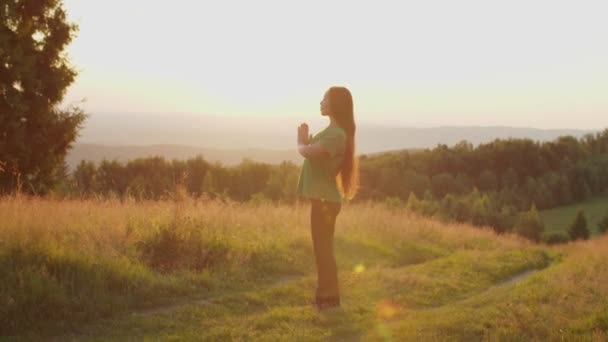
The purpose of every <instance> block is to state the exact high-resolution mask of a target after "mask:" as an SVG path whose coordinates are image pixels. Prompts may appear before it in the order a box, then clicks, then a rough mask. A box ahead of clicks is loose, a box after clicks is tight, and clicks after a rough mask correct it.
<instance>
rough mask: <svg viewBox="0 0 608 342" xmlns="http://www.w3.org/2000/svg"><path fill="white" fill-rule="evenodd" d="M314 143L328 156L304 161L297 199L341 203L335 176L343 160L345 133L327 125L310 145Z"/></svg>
mask: <svg viewBox="0 0 608 342" xmlns="http://www.w3.org/2000/svg"><path fill="white" fill-rule="evenodd" d="M316 142H318V143H319V144H321V145H322V146H323V147H324V148H325V149H326V150H327V151H328V152H329V154H330V156H329V158H305V159H304V163H303V164H302V170H301V172H300V177H299V179H298V188H297V191H296V193H297V195H298V196H299V197H304V198H314V199H319V200H323V201H330V202H337V203H342V195H341V193H340V191H339V190H338V185H337V183H336V175H337V174H338V172H339V169H340V164H341V163H342V160H343V159H344V150H345V147H346V132H345V131H344V129H343V128H342V127H339V126H336V125H329V126H327V127H326V128H325V129H324V130H322V131H321V132H319V133H317V134H316V135H315V136H314V137H313V138H312V140H311V142H310V143H311V144H314V143H316Z"/></svg>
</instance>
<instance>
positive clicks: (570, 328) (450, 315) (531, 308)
mask: <svg viewBox="0 0 608 342" xmlns="http://www.w3.org/2000/svg"><path fill="white" fill-rule="evenodd" d="M309 219H310V207H309V204H308V203H306V202H299V203H296V204H295V205H284V204H282V205H273V204H270V203H235V202H228V203H225V202H222V201H219V200H209V199H201V200H194V199H191V198H187V197H184V196H181V197H177V198H176V199H175V200H173V201H159V202H156V201H143V202H136V201H130V200H126V201H124V202H121V201H118V200H87V201H76V200H56V199H53V200H50V199H41V198H30V197H24V196H21V197H9V198H3V199H0V272H2V275H3V276H4V277H5V278H6V279H7V280H6V281H5V282H4V283H3V289H2V290H3V291H2V292H0V318H3V319H8V318H9V317H10V324H9V325H7V326H8V328H7V326H5V327H4V328H3V329H6V330H5V332H7V333H11V334H17V335H19V334H22V333H24V332H26V331H28V332H31V331H34V333H33V334H34V335H30V337H33V338H40V337H43V336H47V334H49V332H50V331H51V332H52V331H55V333H56V332H57V329H59V331H61V328H58V327H61V326H63V327H70V326H74V325H79V324H82V323H87V322H91V321H95V320H97V319H98V318H100V317H113V316H116V315H120V314H121V313H125V312H129V311H133V310H141V309H146V308H150V307H157V306H159V305H160V306H162V305H170V304H171V303H172V302H174V301H175V300H176V298H177V299H179V298H182V299H183V298H190V297H191V296H193V295H194V296H199V297H200V296H201V293H203V294H206V295H205V296H207V295H208V296H213V295H218V294H222V293H225V292H226V291H228V290H230V289H233V290H239V291H240V290H245V289H250V288H255V286H262V284H269V282H268V281H269V280H270V281H271V282H270V284H272V281H273V279H274V280H275V281H276V280H278V281H279V282H280V283H282V281H283V280H282V279H283V278H284V277H285V276H287V275H289V276H291V277H294V276H295V277H301V278H302V282H297V283H296V284H295V285H281V286H280V287H277V288H276V291H278V292H276V291H275V290H273V289H274V288H270V289H269V290H264V291H262V292H259V293H250V292H248V293H247V295H246V297H245V299H244V298H242V297H240V296H241V295H238V294H235V295H234V297H229V298H234V300H232V299H230V300H228V302H227V303H228V304H227V305H228V306H227V307H226V308H223V309H222V308H207V309H202V308H201V309H197V310H199V311H196V310H195V311H196V312H197V314H198V315H202V317H208V316H209V315H215V316H214V317H216V316H217V317H216V318H215V319H214V321H213V322H214V323H213V324H214V325H213V327H212V326H211V325H206V324H203V325H200V324H199V325H200V326H198V325H196V324H195V323H194V322H191V323H192V324H195V325H193V326H190V325H188V324H190V323H188V322H189V321H188V319H186V320H185V321H184V322H182V323H181V324H182V325H179V326H176V327H175V329H177V327H181V328H180V329H183V331H188V332H189V333H193V334H195V335H194V336H198V335H196V334H201V333H202V332H201V331H199V329H203V328H204V329H207V330H208V331H209V334H211V335H209V336H215V335H213V334H218V335H217V336H258V335H256V334H258V333H261V332H258V331H250V330H242V331H241V330H238V329H237V330H234V329H236V328H231V327H233V326H234V323H235V322H238V321H241V320H247V321H251V322H257V321H256V320H257V318H256V317H258V316H259V315H258V314H259V312H257V311H256V310H261V309H262V308H267V307H268V306H270V307H272V308H273V309H272V310H271V311H272V312H275V314H276V315H279V313H280V315H279V316H281V317H283V316H285V320H286V323H285V324H286V325H283V328H285V329H287V330H285V331H280V332H277V334H278V335H276V336H280V337H281V338H289V336H291V337H295V336H296V335H290V332H289V331H301V330H299V329H310V331H311V333H310V335H305V336H307V338H308V337H310V338H312V337H315V336H316V337H319V336H328V335H327V334H328V333H329V332H327V331H326V330H323V329H326V328H327V327H326V325H327V324H329V323H328V322H325V321H323V320H321V321H319V320H318V319H316V318H314V315H313V316H311V315H312V314H311V313H310V312H309V311H307V310H308V309H305V308H307V307H308V306H304V307H302V308H300V307H299V306H297V307H293V305H303V304H302V303H300V302H306V298H308V296H309V295H310V293H312V291H311V289H310V288H308V287H310V286H312V284H313V283H312V280H313V279H314V272H315V270H314V261H313V256H312V247H311V241H310V240H311V239H310V227H309ZM336 254H337V259H338V264H339V270H340V272H341V273H340V274H341V277H342V278H343V279H342V281H343V283H344V284H350V285H351V286H355V285H356V286H357V287H356V288H353V289H352V290H351V292H348V291H347V292H346V294H347V296H350V297H351V298H353V299H354V298H356V300H357V301H360V302H361V303H366V304H368V306H369V310H368V309H365V310H363V309H361V307H359V306H355V307H350V308H349V307H347V308H346V316H345V317H344V318H342V319H340V320H338V322H337V323H336V324H338V325H339V326H338V327H334V328H336V331H335V332H333V333H329V334H330V335H331V334H334V335H335V336H338V337H339V336H351V335H352V334H355V335H357V336H359V337H365V338H369V339H372V340H373V339H382V336H384V335H382V334H387V333H388V332H390V334H392V336H394V337H397V336H403V337H409V338H412V339H416V338H419V337H420V338H421V337H429V336H430V337H433V338H438V339H450V338H455V339H466V338H486V339H492V338H493V337H496V336H499V337H500V336H502V337H504V338H506V339H513V338H517V337H521V338H524V339H525V338H529V337H539V336H543V337H549V338H550V339H553V338H555V337H556V336H567V337H573V336H574V337H576V336H587V337H589V338H595V339H596V340H598V339H599V340H601V338H603V337H605V336H606V334H605V331H604V330H602V327H603V325H602V324H608V322H607V323H603V322H604V321H603V320H608V318H607V317H608V313H606V316H604V313H602V311H601V310H600V308H601V305H605V304H608V303H606V302H605V301H604V302H602V300H601V298H602V296H604V297H603V298H608V286H606V285H605V284H607V283H608V237H601V238H598V239H595V240H593V241H587V242H576V243H569V244H566V245H562V246H555V247H553V246H544V245H535V244H533V243H531V242H529V241H527V240H524V239H522V238H520V237H518V236H515V235H510V234H506V235H502V236H497V235H496V234H495V233H494V232H493V231H492V230H491V229H489V228H488V229H480V228H476V227H472V226H468V225H461V224H444V223H441V222H439V221H435V220H432V219H427V218H422V217H419V216H416V215H414V214H411V213H409V212H407V211H401V210H395V209H394V208H393V209H391V208H387V207H386V206H385V205H383V204H381V203H371V202H369V203H360V204H345V205H344V206H343V207H342V210H341V212H340V214H339V216H338V220H337V226H336ZM547 258H551V259H553V263H552V264H551V266H549V267H548V268H546V269H544V270H543V271H538V272H536V274H534V275H532V276H531V277H529V278H527V279H526V280H525V281H524V282H522V285H519V284H516V285H517V286H515V285H513V287H504V288H503V287H497V288H496V290H493V286H494V285H493V284H494V282H498V283H500V282H502V281H504V280H507V279H509V277H511V276H513V275H516V274H519V273H521V272H523V271H526V270H530V269H535V268H539V267H541V268H542V267H544V266H546V263H547V261H546V259H547ZM176 260H177V261H176ZM277 286H278V285H277ZM163 298H164V299H163ZM246 298H255V302H254V304H253V307H243V304H242V303H243V300H245V301H247V299H246ZM463 298H465V300H463ZM469 298H470V299H469ZM353 299H351V300H353ZM273 301H274V304H272V303H273ZM34 303H35V305H37V307H36V310H38V311H40V310H41V311H40V312H38V311H32V310H34V309H33V308H34V307H32V308H30V309H28V308H29V307H30V306H31V305H32V304H34ZM260 303H266V304H264V305H262V306H260V305H261V304H260ZM379 303H380V304H379ZM381 303H390V307H389V309H390V310H388V311H386V310H385V311H386V312H385V311H382V314H381V315H380V316H382V317H380V318H378V317H376V316H378V315H377V311H378V307H379V305H380V307H382V305H381ZM437 305H440V307H439V308H435V309H432V310H430V309H429V310H427V309H426V308H427V307H428V308H434V307H436V306H437ZM395 308H400V309H399V310H402V311H403V312H410V314H411V315H410V316H407V315H406V316H403V315H400V314H399V310H397V309H395ZM404 308H408V309H407V310H406V309H404ZM205 310H207V311H205ZM209 310H210V311H209ZM252 310H253V311H252ZM294 310H295V311H294ZM351 310H352V311H351ZM395 310H397V311H395ZM408 310H409V311H408ZM393 311H395V312H393ZM475 311H478V312H480V314H483V315H485V316H487V317H488V320H490V321H492V322H494V323H496V324H499V325H500V326H495V325H492V324H494V323H492V324H490V325H489V328H488V327H486V326H480V324H481V323H479V322H470V320H469V318H468V317H469V316H468V315H470V314H473V312H475ZM161 312H162V310H161ZM389 313H390V314H389ZM197 314H194V316H192V317H194V318H192V319H195V318H196V317H198V316H196V315H197ZM293 315H295V316H293ZM297 315H302V321H301V322H300V321H298V320H297V319H295V317H298V316H297ZM385 316H386V317H385ZM389 316H390V317H389ZM539 316H541V317H543V319H542V320H541V321H534V319H535V318H538V317H539ZM260 317H266V316H265V315H262V316H260ZM43 318H44V320H45V322H43V323H40V321H42V320H43ZM147 319H148V318H142V321H136V322H130V323H129V325H133V324H134V325H135V326H138V324H141V327H142V329H144V328H145V327H146V325H147V324H149V323H148V321H146V320H147ZM167 319H170V318H167ZM260 319H261V318H260ZM264 319H268V317H266V318H264ZM348 320H351V321H348ZM384 320H389V321H392V323H390V324H388V323H387V325H386V326H385V327H384V328H382V329H384V330H382V334H381V335H382V336H381V335H378V331H377V330H374V329H375V328H373V327H374V325H375V324H378V322H383V321H384ZM347 321H348V322H347ZM289 322H291V323H289ZM354 322H356V323H354ZM62 324H63V325H62ZM112 324H113V325H112V326H113V327H114V328H115V329H116V334H117V336H119V338H124V337H126V336H129V335H128V334H129V333H128V331H131V330H130V329H131V327H127V326H124V327H123V326H122V325H121V324H122V323H112ZM125 324H126V323H125ZM209 324H211V323H209ZM256 324H257V323H256ZM256 324H254V326H257V325H256ZM259 324H261V326H266V325H265V324H266V323H264V324H262V323H259ZM332 324H333V323H332ZM488 324H489V323H488ZM171 326H173V325H171ZM31 327H35V328H34V329H31ZM289 327H291V328H289ZM104 329H105V330H107V327H104V328H103V329H102V330H103V331H105V330H104ZM231 329H232V330H231ZM242 329H245V328H242ZM247 329H250V328H247ZM265 329H266V328H265ZM367 329H372V330H371V331H370V330H367ZM387 329H388V330H387ZM480 329H481V330H480ZM484 329H489V330H488V331H486V330H484ZM559 329H563V333H559V334H558V333H556V331H557V332H559ZM110 330H112V329H110ZM144 330H145V329H144ZM207 330H205V331H207ZM121 331H122V333H121ZM170 331H172V330H170ZM374 331H375V332H374ZM1 332H2V329H0V333H1ZM173 333H175V334H177V336H180V334H182V332H181V330H180V331H174V332H173ZM124 334H127V335H124ZM184 334H185V333H184ZM285 334H286V335H285ZM0 335H3V334H0ZM144 335H145V334H144ZM146 336H147V335H146ZM181 336H188V335H181ZM201 336H202V335H201ZM205 336H206V335H205ZM270 336H274V335H270ZM298 336H299V335H298ZM151 337H153V338H158V337H159V336H151ZM110 339H112V338H110ZM312 339H314V338H312Z"/></svg>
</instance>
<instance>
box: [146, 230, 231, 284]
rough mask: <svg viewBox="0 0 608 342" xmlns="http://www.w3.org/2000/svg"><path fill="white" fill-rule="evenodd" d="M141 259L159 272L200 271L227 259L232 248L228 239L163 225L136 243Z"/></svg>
mask: <svg viewBox="0 0 608 342" xmlns="http://www.w3.org/2000/svg"><path fill="white" fill-rule="evenodd" d="M137 248H138V250H139V252H140V255H141V259H142V261H143V262H144V263H145V264H146V265H148V266H149V267H150V268H152V269H154V270H156V271H159V272H164V273H168V272H174V271H178V270H183V269H191V270H196V271H200V270H203V269H207V268H210V267H212V266H214V265H217V264H220V263H223V262H225V261H226V260H227V259H228V258H229V254H230V252H231V248H230V246H229V244H228V242H227V241H223V240H221V239H217V238H212V237H211V238H209V237H205V238H204V239H203V236H202V233H201V231H200V229H189V230H185V229H181V230H180V229H178V227H177V224H171V225H165V226H161V227H160V228H159V229H158V230H157V231H155V232H154V233H153V234H152V235H151V236H149V237H148V238H147V239H144V240H142V241H140V242H139V243H138V245H137Z"/></svg>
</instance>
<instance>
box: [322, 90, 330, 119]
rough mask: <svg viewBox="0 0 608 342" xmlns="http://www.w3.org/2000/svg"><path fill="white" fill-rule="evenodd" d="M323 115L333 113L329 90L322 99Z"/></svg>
mask: <svg viewBox="0 0 608 342" xmlns="http://www.w3.org/2000/svg"><path fill="white" fill-rule="evenodd" d="M321 115H326V116H330V115H331V110H330V108H329V92H326V93H325V95H324V96H323V100H321Z"/></svg>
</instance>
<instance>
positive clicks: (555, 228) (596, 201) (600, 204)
mask: <svg viewBox="0 0 608 342" xmlns="http://www.w3.org/2000/svg"><path fill="white" fill-rule="evenodd" d="M578 209H583V210H584V211H585V218H586V219H587V229H589V233H590V234H591V236H597V235H598V234H599V233H598V230H597V224H598V223H599V222H600V220H601V219H602V218H603V217H604V216H606V215H608V195H605V196H600V197H594V198H592V199H590V200H588V201H585V202H583V203H578V204H573V205H568V206H563V207H558V208H553V209H549V210H543V211H541V212H539V214H540V218H541V220H542V221H543V223H544V224H545V234H549V233H562V234H566V235H567V234H568V227H569V226H570V224H572V222H573V221H574V219H575V218H576V213H577V211H578Z"/></svg>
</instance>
